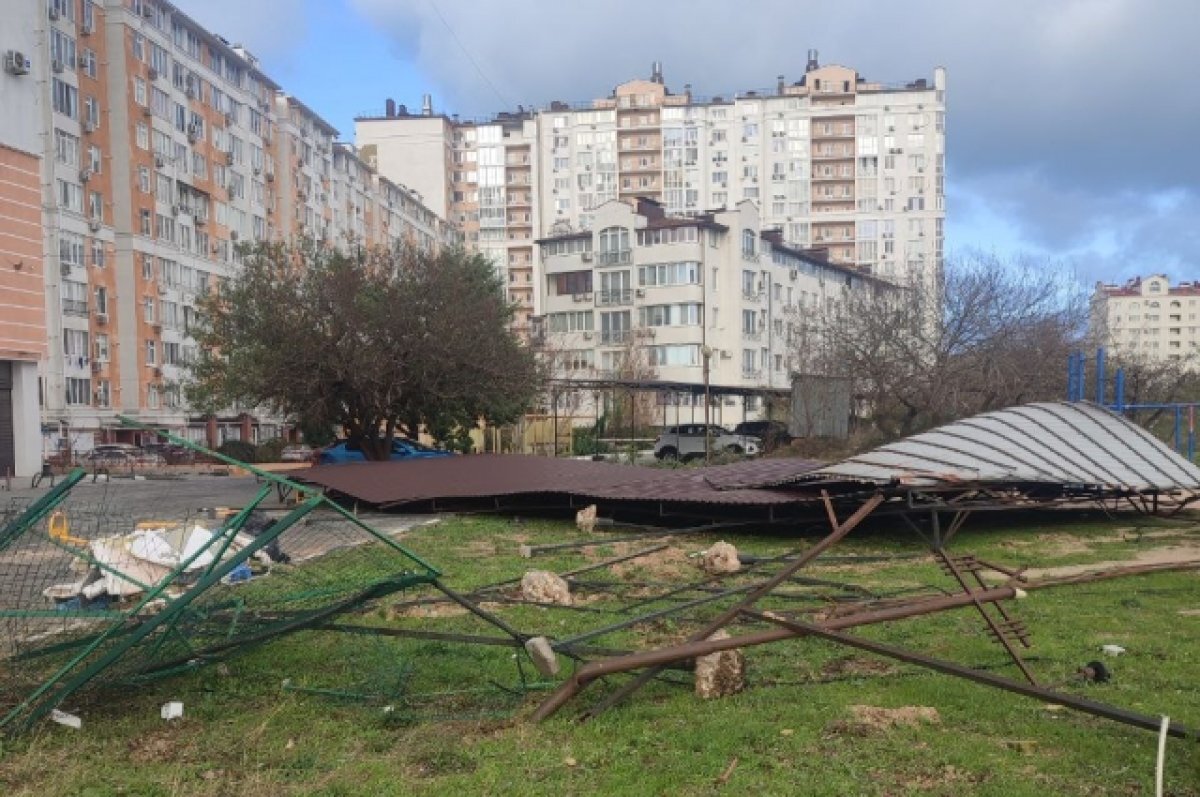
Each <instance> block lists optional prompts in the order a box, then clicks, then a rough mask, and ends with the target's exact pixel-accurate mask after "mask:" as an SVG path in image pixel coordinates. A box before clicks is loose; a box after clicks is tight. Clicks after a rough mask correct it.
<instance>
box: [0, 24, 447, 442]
mask: <svg viewBox="0 0 1200 797" xmlns="http://www.w3.org/2000/svg"><path fill="white" fill-rule="evenodd" d="M19 5H21V6H22V8H19V9H18V13H17V18H18V19H19V20H21V21H22V22H28V23H29V24H20V25H15V26H7V27H6V30H14V31H23V33H21V36H20V38H17V39H14V40H13V41H11V42H10V41H4V42H0V52H4V53H6V56H5V57H6V58H8V55H7V53H9V52H14V51H20V52H21V53H22V55H23V57H24V58H26V59H27V60H28V65H29V69H28V74H22V75H20V76H17V75H14V74H12V71H13V70H10V69H6V74H5V75H4V81H5V86H4V87H5V106H6V110H7V109H8V107H9V106H8V96H9V88H10V87H19V89H20V91H22V92H24V94H22V95H21V97H22V99H21V102H22V103H24V106H27V107H28V108H29V109H30V113H29V114H27V115H21V114H5V115H4V117H5V118H4V119H3V120H2V121H0V152H4V153H5V155H4V158H5V163H6V170H7V166H8V162H9V161H10V160H11V159H18V160H20V163H19V164H18V165H17V166H14V174H15V173H18V172H19V173H21V174H26V173H27V172H29V170H30V168H32V173H34V174H37V175H38V179H37V183H36V188H37V192H38V195H39V196H38V197H36V198H35V201H34V203H33V205H34V207H40V208H41V209H42V210H41V218H40V219H39V221H40V224H41V226H42V227H43V229H42V231H41V232H40V233H32V231H31V229H26V228H22V231H21V233H20V236H18V237H19V238H20V241H21V242H22V245H25V244H28V242H29V241H30V240H36V241H39V243H38V246H37V252H38V255H39V257H34V256H32V255H31V256H29V257H28V258H27V259H24V263H25V264H26V265H25V266H23V267H22V269H21V270H20V272H19V273H16V274H15V275H10V274H9V272H11V271H13V267H12V265H11V263H5V262H3V261H0V266H4V268H3V269H0V288H2V289H3V291H4V293H3V294H2V295H0V301H3V302H4V303H6V304H11V303H13V302H15V301H16V299H14V298H13V297H16V296H18V295H21V296H24V295H25V294H23V293H19V291H18V289H17V288H12V289H10V288H9V283H10V282H13V283H14V285H15V284H16V282H21V283H22V284H24V283H26V282H29V281H30V280H31V279H32V278H31V276H30V275H36V281H38V282H39V283H41V285H40V287H39V293H40V298H41V301H40V303H39V307H40V311H41V314H40V315H37V318H36V319H35V318H33V316H30V318H29V320H28V324H29V326H23V327H22V329H37V327H38V326H39V325H40V324H42V323H43V321H42V318H43V317H44V325H45V330H44V331H43V332H39V333H38V334H37V335H36V336H34V337H36V345H35V344H34V343H32V342H27V343H21V345H20V346H19V347H17V348H18V349H19V351H21V352H24V353H25V354H23V355H20V356H19V357H17V359H21V360H22V362H29V361H38V360H40V365H39V366H38V367H39V370H40V382H41V407H42V412H41V415H42V426H41V431H42V432H44V434H40V435H39V436H40V437H41V438H42V439H41V440H40V441H39V454H38V456H39V458H40V456H41V452H42V451H44V452H45V453H50V452H52V451H54V450H56V449H62V448H67V447H69V448H71V449H72V450H75V451H79V450H85V449H87V448H89V447H91V446H92V445H94V444H95V443H96V442H100V441H113V440H121V441H137V439H138V437H139V436H138V435H135V434H134V433H132V432H129V431H127V430H123V429H120V428H119V427H118V425H117V423H116V415H118V414H124V415H129V416H132V417H135V418H137V419H138V420H141V421H143V422H147V423H150V424H153V425H155V426H158V427H161V428H165V429H170V430H172V431H175V432H177V433H182V434H186V435H187V436H189V437H191V438H193V439H196V440H204V441H207V442H209V443H210V444H218V443H220V442H222V441H223V440H226V439H251V440H262V439H268V438H271V437H274V436H277V435H279V434H281V432H282V431H283V430H282V429H281V427H280V424H279V422H278V421H277V420H274V419H271V418H268V417H264V416H262V414H261V413H258V412H256V411H255V410H254V409H252V408H237V407H233V408H229V409H228V410H227V411H225V412H222V413H220V414H219V416H218V417H216V418H213V417H202V416H200V415H199V414H197V413H195V412H192V411H191V410H190V409H189V407H187V406H186V402H185V400H184V397H183V395H182V392H181V390H180V384H181V381H182V380H183V378H184V377H185V375H186V369H185V366H186V364H187V363H188V362H189V360H190V359H191V358H192V357H193V356H195V344H194V341H193V340H192V338H191V336H190V334H189V331H190V329H191V327H192V325H193V324H194V323H195V321H196V318H197V317H196V309H195V304H196V299H197V297H198V296H199V295H201V294H203V293H204V292H206V291H209V290H212V289H214V288H215V287H217V286H219V284H220V282H221V281H222V280H224V279H227V278H228V277H229V276H230V275H231V274H233V273H234V271H235V270H236V269H237V268H238V265H239V262H240V258H241V255H240V254H239V251H238V244H239V243H243V242H252V241H257V240H281V239H288V238H292V237H295V236H297V235H302V234H303V235H309V236H312V237H314V238H317V239H323V240H325V241H327V242H329V243H330V244H333V245H342V244H344V243H348V242H351V241H359V242H364V243H367V244H378V243H388V242H392V241H396V240H400V239H409V240H414V241H416V242H419V243H421V244H423V245H433V244H435V243H437V242H441V241H449V240H456V235H457V233H456V231H455V230H454V229H453V228H452V227H451V226H450V225H449V224H447V223H446V222H445V221H443V220H442V219H441V218H439V217H438V215H437V214H436V213H435V212H433V211H431V210H430V209H429V208H427V207H425V206H424V205H423V203H421V202H420V201H419V200H418V199H417V197H416V196H415V195H414V194H412V193H411V192H410V191H407V190H406V189H404V188H403V187H401V186H399V185H397V184H396V183H394V182H393V181H390V180H388V179H386V178H383V177H380V176H379V175H378V174H377V173H376V172H375V171H374V170H373V169H371V168H370V167H368V166H367V164H366V163H365V162H364V161H363V160H362V159H361V158H360V157H359V155H358V154H357V153H356V151H355V150H354V148H353V147H352V146H350V145H348V144H339V143H337V131H336V130H335V129H334V128H333V126H332V125H330V124H329V123H328V122H326V121H325V120H323V119H322V118H321V117H320V116H319V115H318V114H317V113H316V112H314V111H313V110H312V109H310V108H308V107H307V106H305V105H304V104H303V103H302V102H301V101H300V100H298V99H297V98H296V97H294V96H292V95H290V94H287V93H285V92H284V91H283V90H282V89H281V87H280V86H279V85H278V84H277V83H275V82H274V81H273V80H272V79H271V78H270V77H269V76H268V75H266V74H264V73H263V72H262V71H261V69H260V67H259V64H258V62H257V60H256V59H255V58H254V57H253V55H251V54H250V53H249V52H247V51H246V50H245V49H244V48H242V47H240V46H238V45H231V44H230V43H229V42H227V41H225V40H224V39H222V38H221V37H219V36H217V35H215V34H213V33H211V32H209V31H207V30H205V29H204V28H202V27H200V26H199V25H198V24H196V23H195V22H194V21H193V20H192V19H190V18H189V17H187V16H186V15H185V14H183V13H181V12H180V11H179V10H178V9H177V8H175V7H174V6H172V5H171V4H170V3H168V2H164V1H163V0H20V2H19ZM5 35H8V34H7V33H6V34H5ZM14 58H15V56H14ZM24 106H23V107H24ZM18 117H20V119H27V120H29V124H31V125H33V131H32V133H30V132H29V131H25V132H22V131H21V130H18V129H14V127H13V126H14V125H15V124H17V121H18ZM8 153H13V154H11V155H10V154H8ZM30 157H32V158H34V159H35V160H34V161H32V162H31V161H29V160H28V159H29V158H30ZM30 163H33V166H32V167H30ZM39 163H40V174H39V165H38V164H39ZM14 190H18V189H14ZM6 199H7V197H6ZM28 200H29V198H28V196H27V194H20V193H19V190H18V199H16V200H13V204H9V203H8V202H6V203H5V204H4V205H3V208H4V210H0V213H3V214H7V215H8V216H12V217H14V218H16V220H17V221H22V220H23V219H24V216H25V215H27V213H26V212H25V211H24V210H17V209H14V208H16V207H17V205H18V204H20V205H21V206H22V207H27V206H28ZM14 223H15V222H14ZM22 223H23V222H22ZM3 230H4V232H6V233H7V232H11V230H12V227H11V225H10V223H9V222H7V221H6V222H5V227H4V228H3ZM31 233H32V234H31ZM6 240H8V241H9V243H8V244H7V245H6V246H5V247H4V248H5V249H10V248H12V247H16V246H17V244H15V243H12V242H11V239H6ZM12 251H13V252H17V253H18V254H19V253H20V252H21V251H23V250H19V249H13V250H12ZM41 253H44V254H45V263H46V268H45V269H44V272H45V273H44V278H43V277H42V269H41V259H40V255H41ZM4 257H5V258H6V259H8V260H11V259H12V257H13V254H12V253H11V252H7V253H6V254H5V255H4ZM22 257H23V256H22ZM20 290H24V289H23V288H22V289H20ZM23 312H26V311H23ZM8 317H9V316H8V315H7V314H5V316H4V318H5V322H6V323H5V324H3V325H0V352H4V351H5V350H6V347H9V345H8V344H6V343H5V342H4V338H5V337H6V336H7V337H11V336H12V335H13V334H14V333H13V331H12V325H11V324H8V323H7V320H8ZM23 323H24V322H23ZM23 334H24V333H23ZM18 342H20V341H17V340H15V339H14V342H13V346H15V345H16V343H18ZM9 348H11V347H9ZM6 356H7V355H6ZM13 356H17V355H13ZM25 368H26V370H27V366H26V367H25ZM21 372H22V373H25V371H24V370H22V371H21ZM2 384H3V383H0V385H2ZM22 384H24V382H22ZM3 389H4V388H3V387H2V386H0V390H3ZM0 437H2V435H0Z"/></svg>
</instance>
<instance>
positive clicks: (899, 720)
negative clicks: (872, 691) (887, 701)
mask: <svg viewBox="0 0 1200 797" xmlns="http://www.w3.org/2000/svg"><path fill="white" fill-rule="evenodd" d="M941 721H942V715H941V714H939V713H938V710H937V709H936V708H933V707H932V706H899V707H897V708H884V707H882V706H863V705H854V706H850V716H849V717H848V718H846V719H840V720H836V721H834V722H833V723H831V724H830V725H829V727H828V731H829V732H830V733H837V734H849V735H851V736H871V735H873V734H877V733H885V732H887V731H889V730H891V729H892V728H895V727H913V726H916V725H925V724H936V723H939V722H941Z"/></svg>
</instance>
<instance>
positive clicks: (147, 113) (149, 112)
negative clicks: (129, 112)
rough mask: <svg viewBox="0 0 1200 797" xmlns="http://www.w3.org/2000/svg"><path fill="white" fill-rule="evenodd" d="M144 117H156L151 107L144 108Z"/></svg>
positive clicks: (144, 106)
mask: <svg viewBox="0 0 1200 797" xmlns="http://www.w3.org/2000/svg"><path fill="white" fill-rule="evenodd" d="M142 116H144V117H146V118H147V119H149V118H150V117H151V116H154V111H153V110H152V109H151V108H150V106H149V105H143V106H142Z"/></svg>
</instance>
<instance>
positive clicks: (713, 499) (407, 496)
mask: <svg viewBox="0 0 1200 797" xmlns="http://www.w3.org/2000/svg"><path fill="white" fill-rule="evenodd" d="M292 477H293V478H295V479H297V480H299V481H302V482H306V483H308V484H315V485H319V486H321V487H324V488H326V489H330V490H335V491H337V492H339V493H341V494H343V495H347V496H350V497H351V498H356V499H358V500H360V501H364V502H366V503H369V504H375V505H391V506H398V505H402V504H409V503H416V502H420V501H430V500H434V499H439V500H451V499H463V498H491V497H500V496H515V495H575V496H579V497H583V498H591V499H604V500H615V501H670V502H683V503H703V504H728V505H742V506H753V505H778V504H786V503H794V502H796V501H798V500H802V498H801V497H799V496H794V495H788V494H786V493H779V492H772V491H770V490H749V489H720V490H718V489H717V488H715V487H714V486H713V485H711V484H709V483H708V482H707V481H706V480H705V477H704V472H703V471H702V470H666V469H660V468H647V467H639V466H631V465H617V464H613V463H608V462H589V461H586V460H573V459H553V458H550V457H530V456H520V455H502V454H481V455H476V456H465V457H446V458H437V459H414V460H396V461H393V462H373V463H351V464H345V465H326V466H322V467H316V468H309V469H307V470H302V471H296V472H294V473H293V474H292Z"/></svg>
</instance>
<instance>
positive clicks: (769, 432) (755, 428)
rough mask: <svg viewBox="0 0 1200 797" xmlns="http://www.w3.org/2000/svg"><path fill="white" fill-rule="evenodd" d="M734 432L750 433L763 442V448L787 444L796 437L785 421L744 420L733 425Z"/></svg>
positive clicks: (773, 447)
mask: <svg viewBox="0 0 1200 797" xmlns="http://www.w3.org/2000/svg"><path fill="white" fill-rule="evenodd" d="M733 433H734V434H744V435H750V436H752V437H757V438H758V439H759V440H762V442H763V450H764V451H771V450H772V449H776V448H778V447H779V446H786V445H788V444H789V443H791V442H792V440H793V439H794V438H793V437H792V435H791V434H790V433H789V432H788V427H787V424H786V423H784V422H783V421H742V422H741V423H739V424H738V425H737V426H735V427H733Z"/></svg>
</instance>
